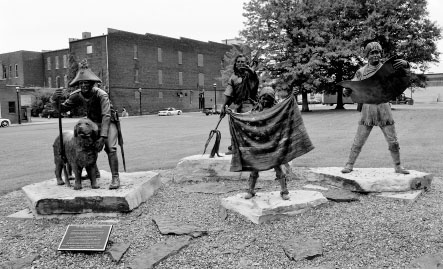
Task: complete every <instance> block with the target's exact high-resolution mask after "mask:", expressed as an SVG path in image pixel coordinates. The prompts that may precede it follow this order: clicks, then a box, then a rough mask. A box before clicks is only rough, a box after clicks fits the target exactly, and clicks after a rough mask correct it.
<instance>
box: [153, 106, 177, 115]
mask: <svg viewBox="0 0 443 269" xmlns="http://www.w3.org/2000/svg"><path fill="white" fill-rule="evenodd" d="M181 113H182V111H181V110H179V109H175V108H173V107H167V108H165V109H162V110H160V111H159V112H158V115H159V116H173V115H180V114H181Z"/></svg>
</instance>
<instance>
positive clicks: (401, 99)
mask: <svg viewBox="0 0 443 269" xmlns="http://www.w3.org/2000/svg"><path fill="white" fill-rule="evenodd" d="M390 103H392V104H408V105H413V104H414V99H412V98H410V97H407V96H406V95H405V94H404V93H402V94H400V95H399V96H397V98H395V99H394V100H391V101H390Z"/></svg>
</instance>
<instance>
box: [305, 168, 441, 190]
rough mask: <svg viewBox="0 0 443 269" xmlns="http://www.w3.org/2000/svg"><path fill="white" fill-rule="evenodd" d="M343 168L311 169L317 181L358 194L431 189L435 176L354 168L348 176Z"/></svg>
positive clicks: (391, 170)
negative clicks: (343, 171)
mask: <svg viewBox="0 0 443 269" xmlns="http://www.w3.org/2000/svg"><path fill="white" fill-rule="evenodd" d="M342 169H343V168H342V167H319V168H310V171H311V172H312V173H313V174H315V175H316V178H317V180H321V181H326V182H327V183H328V184H330V185H333V186H337V187H340V188H343V189H347V190H350V191H357V192H399V191H410V190H418V189H427V188H428V187H430V185H431V182H432V178H433V175H432V174H429V173H424V172H419V171H415V170H409V172H410V174H408V175H404V174H398V173H395V171H394V169H393V168H354V171H352V172H351V173H348V174H343V173H342V172H341V170H342Z"/></svg>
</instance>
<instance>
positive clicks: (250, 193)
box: [245, 171, 259, 199]
mask: <svg viewBox="0 0 443 269" xmlns="http://www.w3.org/2000/svg"><path fill="white" fill-rule="evenodd" d="M258 177H259V175H258V171H251V173H250V174H249V179H248V193H247V194H246V195H245V199H251V198H252V197H254V196H255V190H254V189H255V184H256V183H257V179H258Z"/></svg>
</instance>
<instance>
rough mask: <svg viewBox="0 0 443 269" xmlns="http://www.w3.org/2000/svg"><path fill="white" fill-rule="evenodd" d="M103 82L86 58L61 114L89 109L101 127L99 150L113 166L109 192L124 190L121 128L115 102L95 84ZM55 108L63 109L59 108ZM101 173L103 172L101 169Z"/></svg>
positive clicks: (57, 98) (58, 96)
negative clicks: (120, 164) (120, 163)
mask: <svg viewBox="0 0 443 269" xmlns="http://www.w3.org/2000/svg"><path fill="white" fill-rule="evenodd" d="M96 83H101V80H100V78H98V77H97V76H96V75H95V74H94V73H93V72H92V71H91V70H90V69H89V68H88V65H87V61H86V59H85V60H83V61H82V62H81V63H80V66H79V70H78V72H77V75H76V76H75V78H74V79H73V80H72V81H71V82H70V83H69V86H72V87H79V89H78V90H75V91H73V92H72V93H71V94H70V95H69V97H68V99H66V101H65V102H63V103H62V104H60V109H61V111H60V112H64V111H69V110H71V109H73V108H75V107H79V106H86V110H87V117H88V118H89V119H90V120H92V121H93V122H95V123H96V124H97V126H98V127H99V133H100V138H99V139H98V140H97V149H98V150H99V151H101V150H102V149H103V147H104V148H105V152H106V154H107V155H108V161H109V166H110V168H111V174H112V182H111V185H110V186H109V189H118V188H119V187H120V178H119V172H118V157H117V144H118V129H117V125H116V119H115V118H113V117H115V115H112V114H113V111H112V105H111V101H110V100H109V96H108V94H107V93H106V92H105V91H104V90H102V89H100V88H98V87H95V86H94V85H95V84H96ZM62 96H63V89H62V88H61V89H57V90H56V91H55V93H54V95H53V97H52V99H53V100H54V102H56V103H58V102H60V99H61V97H62ZM55 107H59V106H58V105H55ZM97 171H99V170H98V169H97Z"/></svg>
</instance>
